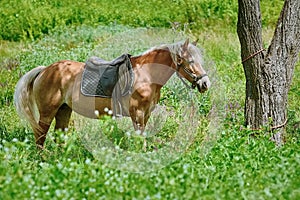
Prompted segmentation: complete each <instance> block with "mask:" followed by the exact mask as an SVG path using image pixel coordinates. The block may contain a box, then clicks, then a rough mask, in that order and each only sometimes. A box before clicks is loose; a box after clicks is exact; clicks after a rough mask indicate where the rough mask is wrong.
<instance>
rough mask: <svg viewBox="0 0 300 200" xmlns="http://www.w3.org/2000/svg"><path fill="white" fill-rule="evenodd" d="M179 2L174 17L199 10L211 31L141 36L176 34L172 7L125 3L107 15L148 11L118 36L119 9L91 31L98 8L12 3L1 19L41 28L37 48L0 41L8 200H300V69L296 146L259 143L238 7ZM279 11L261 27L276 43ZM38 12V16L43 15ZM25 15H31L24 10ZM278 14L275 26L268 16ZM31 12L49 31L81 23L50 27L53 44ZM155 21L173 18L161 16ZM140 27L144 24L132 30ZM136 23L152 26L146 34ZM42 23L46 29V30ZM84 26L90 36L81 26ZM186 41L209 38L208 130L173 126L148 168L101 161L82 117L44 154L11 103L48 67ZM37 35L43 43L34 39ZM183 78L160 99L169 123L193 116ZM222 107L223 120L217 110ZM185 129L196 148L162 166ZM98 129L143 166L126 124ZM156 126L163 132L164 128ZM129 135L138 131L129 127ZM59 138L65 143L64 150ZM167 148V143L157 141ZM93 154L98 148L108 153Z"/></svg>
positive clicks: (0, 132) (2, 166)
mask: <svg viewBox="0 0 300 200" xmlns="http://www.w3.org/2000/svg"><path fill="white" fill-rule="evenodd" d="M10 2H13V1H10ZM157 2H158V3H157V5H159V6H161V5H165V4H166V3H169V1H157ZM172 2H173V3H174V4H172V5H170V6H174V5H177V6H182V5H183V4H189V3H190V4H191V5H190V7H191V8H193V9H196V10H197V9H198V11H197V12H199V9H200V10H201V9H202V10H205V12H206V13H205V12H204V13H200V14H199V16H197V18H194V19H197V20H198V19H201V20H203V21H205V23H204V24H208V25H209V26H207V27H206V28H205V27H202V28H201V29H197V28H195V27H197V26H199V27H200V25H199V24H200V22H198V21H197V23H199V24H198V25H197V24H196V25H197V26H196V25H195V26H194V27H192V29H191V30H190V29H186V30H182V29H179V30H178V31H179V32H180V33H178V32H177V33H176V34H175V33H173V32H172V31H171V30H167V29H161V28H143V27H140V26H150V25H151V26H160V27H161V26H162V27H163V26H167V25H166V24H167V22H168V20H169V18H170V17H169V16H172V15H175V14H174V13H170V10H171V9H170V7H166V6H165V7H164V6H162V7H161V10H159V9H157V8H156V7H155V6H153V7H151V6H150V5H152V4H153V2H152V1H149V2H141V1H135V3H133V4H130V5H129V6H128V7H126V6H124V5H125V4H126V1H125V2H124V3H118V4H117V3H115V2H114V1H112V2H111V3H107V5H105V6H107V7H108V6H112V5H113V6H114V8H116V7H119V8H123V9H125V8H127V9H131V8H132V6H139V7H141V9H140V11H141V13H130V12H128V14H126V15H124V16H123V15H119V18H118V20H117V21H116V22H117V23H124V24H128V25H130V26H124V25H115V24H111V25H108V24H109V23H111V22H114V21H115V20H116V13H117V10H115V11H111V10H110V9H107V7H105V6H104V7H103V10H102V11H103V13H102V14H103V16H111V19H109V20H108V21H106V18H103V26H98V22H97V23H95V22H94V21H93V20H94V18H93V17H91V19H90V20H88V17H86V16H96V14H94V13H93V12H91V11H94V9H96V8H98V7H97V6H98V4H97V5H96V4H95V1H90V2H89V3H90V4H93V5H94V7H93V6H91V5H89V6H88V5H87V3H82V2H81V1H79V2H76V3H74V4H70V5H69V7H67V6H65V5H67V4H68V1H38V2H36V1H22V2H21V3H20V2H19V3H20V4H21V5H22V6H19V7H16V6H14V8H13V4H12V3H11V4H10V3H6V5H5V6H4V7H2V6H0V9H2V10H3V9H4V8H5V9H6V11H5V12H3V13H2V12H0V13H1V14H2V16H4V14H5V13H13V12H15V13H19V14H20V16H28V17H27V18H26V17H25V18H22V20H25V19H27V20H29V21H30V20H31V24H35V25H34V26H31V27H32V38H33V39H34V38H39V39H37V40H34V41H28V39H25V40H22V42H8V41H1V42H0V47H1V49H0V55H1V57H0V62H1V66H0V71H1V72H0V87H1V90H0V159H1V162H0V199H134V198H135V199H299V197H300V190H299V185H300V179H299V177H300V168H299V164H300V148H299V141H300V140H299V133H300V128H299V121H300V108H299V103H300V100H299V96H300V91H299V89H300V88H299V84H300V79H299V77H300V76H299V73H300V65H299V64H298V65H297V66H296V69H295V74H294V79H293V83H292V86H291V89H290V92H289V107H288V115H289V121H288V125H287V136H288V137H287V142H286V144H285V145H284V146H282V147H276V146H275V145H274V143H273V142H271V141H270V140H269V135H265V136H263V135H264V134H265V132H264V131H263V130H262V131H261V132H262V136H258V137H257V138H255V137H253V136H250V135H251V134H252V132H251V131H249V130H246V129H244V128H243V126H242V125H243V105H244V96H245V94H244V93H245V91H244V90H245V83H244V82H245V78H244V74H243V69H242V65H241V64H240V49H239V48H240V47H239V42H238V38H237V35H236V33H235V32H234V31H233V29H234V23H235V22H234V21H235V20H236V19H235V14H234V12H235V9H236V5H235V4H234V5H232V3H231V1H230V2H229V1H223V2H221V3H218V2H219V1H208V0H207V1H203V2H202V3H199V4H197V6H195V8H194V6H192V2H194V1H172ZM228 2H229V3H228ZM275 2H277V3H278V4H275V3H274V4H272V5H269V3H270V2H269V1H262V2H261V3H262V10H263V16H264V17H265V18H266V19H264V21H263V23H264V27H265V28H264V41H265V42H266V44H267V43H268V42H269V41H270V38H271V36H272V33H273V30H272V29H271V28H270V27H272V26H273V25H274V24H272V23H271V22H270V21H273V23H274V18H276V17H275V16H276V13H278V10H279V7H280V6H279V5H281V3H282V1H275ZM1 4H2V5H3V4H4V1H1ZM79 4H81V5H80V6H81V7H84V8H87V7H89V9H90V10H84V9H82V10H81V11H80V9H79V7H78V5H79ZM146 5H148V8H149V9H153V12H147V13H146V12H142V11H143V9H142V8H143V7H145V8H146V7H147V6H146ZM277 5H278V7H277ZM33 6H38V7H37V8H36V9H33ZM22 7H23V8H24V9H23V10H24V11H23V13H22V12H21V11H20V10H21V8H22ZM43 7H44V8H49V9H50V8H51V9H52V8H56V11H55V13H54V14H49V13H50V12H49V13H48V14H47V12H45V10H46V9H42V8H43ZM175 7H176V6H175ZM72 8H76V9H75V11H76V12H83V13H85V15H84V16H85V18H83V19H82V22H79V21H80V20H79V19H80V16H78V15H76V14H75V15H74V13H76V12H75V11H73V12H72V13H73V14H72V15H71V13H68V12H66V11H68V10H71V9H72ZM268 8H270V9H269V12H270V13H272V16H271V14H270V15H268V13H266V11H267V10H268ZM49 9H48V10H49ZM164 9H166V10H164ZM228 10H231V15H227V14H226V13H229V11H228ZM177 11H178V10H177ZM225 11H226V13H224V12H225ZM30 12H36V13H40V15H39V16H40V18H38V19H43V20H44V18H43V17H44V16H46V15H47V16H48V17H49V20H50V18H55V16H58V15H57V14H58V13H62V14H61V15H59V16H61V18H58V17H57V20H62V21H64V20H67V18H64V17H63V16H66V15H68V17H72V19H73V21H72V23H71V22H70V24H67V23H66V22H65V21H64V22H63V24H62V25H61V24H59V25H61V26H57V27H56V26H55V27H52V26H49V27H50V28H49V30H48V32H45V33H43V32H42V31H41V30H39V28H38V27H39V26H38V25H37V24H38V21H39V20H35V19H37V16H38V15H37V14H36V15H33V16H31V15H28V13H30ZM157 12H159V13H163V12H165V13H163V14H164V15H157ZM189 12H190V13H189V14H187V13H185V11H178V12H177V14H178V16H177V15H176V17H178V19H179V20H178V21H180V22H186V20H187V18H185V17H186V16H193V15H192V14H193V13H195V11H193V10H191V11H189ZM182 13H185V14H182ZM264 13H265V14H264ZM152 14H153V15H152ZM146 15H147V16H146ZM155 15H156V16H159V17H158V18H159V19H156V18H155V17H154V16H155ZM273 15H274V16H273ZM7 16H9V15H7ZM7 16H6V17H7ZM134 16H136V17H134ZM145 16H146V17H145ZM164 16H165V17H164ZM203 16H204V17H203ZM268 16H269V18H268ZM198 17H199V18H198ZM135 18H136V19H137V22H134V21H133V20H134V19H135ZM225 18H226V19H225ZM271 18H272V20H271ZM0 19H1V20H2V19H4V18H0ZM138 19H144V20H145V22H143V23H144V24H143V23H142V22H141V21H138ZM176 19H177V18H176ZM204 19H205V20H204ZM224 19H225V21H226V20H229V21H230V22H232V23H233V25H230V26H231V27H226V26H225V25H224V24H222V23H221V22H222V20H224ZM1 20H0V22H1V23H2V21H1ZM11 20H12V21H7V24H8V25H7V26H11V27H13V24H14V25H15V26H16V27H17V26H18V24H16V23H24V26H25V25H26V21H22V20H21V21H19V22H16V21H14V18H13V15H11ZM76 20H78V21H76ZM85 20H88V22H87V21H85ZM110 20H111V21H110ZM126 20H127V22H128V23H127V22H126ZM35 21H36V22H35ZM41 21H42V20H41ZM50 21H51V20H50ZM203 21H201V22H203ZM104 22H105V23H107V24H105V23H104ZM150 22H153V24H151V23H150ZM213 22H215V23H213ZM10 23H11V25H9V24H10ZM44 23H48V21H47V20H44ZM81 23H83V24H84V25H79V24H81ZM99 23H100V22H99ZM101 23H102V22H101ZM164 23H165V24H164ZM155 24H156V25H155ZM69 25H71V26H69ZM26 26H27V25H26ZM41 26H42V27H47V26H48V25H47V24H46V25H45V24H44V25H41ZM132 26H134V27H135V28H134V27H132ZM20 30H22V29H20ZM24 30H25V29H24ZM33 30H38V31H37V32H35V31H33ZM8 31H9V29H7V34H8V35H9V36H10V37H11V38H10V39H11V40H14V39H12V38H13V37H16V38H18V37H19V39H21V38H27V37H28V36H29V37H31V36H30V34H29V35H27V32H26V31H25V32H24V33H22V34H20V35H19V36H18V34H19V33H18V32H15V33H12V32H10V33H9V32H8ZM184 31H185V32H184ZM187 32H191V33H190V34H192V35H193V36H190V37H191V38H193V39H194V38H199V39H200V40H199V45H200V46H201V48H202V49H203V51H204V58H205V67H204V68H205V69H207V71H208V72H209V75H210V78H211V80H212V82H213V87H212V88H211V90H210V92H209V93H206V94H204V95H199V94H194V95H193V97H194V98H193V102H194V103H195V105H196V106H197V108H198V110H197V111H196V112H197V114H196V116H197V119H199V120H196V121H193V123H192V125H191V124H190V123H189V122H188V123H187V119H186V118H184V117H181V118H180V116H179V117H177V118H176V117H175V118H174V119H173V118H170V119H168V120H166V123H165V124H163V125H162V126H161V131H160V132H159V133H158V134H157V135H156V138H155V137H152V138H149V139H148V142H149V148H148V151H149V152H153V154H154V155H155V156H153V157H151V156H149V155H147V156H149V157H147V158H152V159H154V161H157V162H159V163H155V162H153V163H151V162H149V160H145V161H143V162H140V163H139V165H137V164H136V163H134V162H130V161H129V160H127V161H124V162H123V164H125V166H124V165H123V166H121V165H120V163H117V161H116V160H120V161H123V160H122V159H124V155H125V154H124V153H123V152H121V153H120V151H114V152H117V154H114V155H113V154H111V152H109V151H106V150H104V149H103V152H101V151H98V152H93V151H91V150H90V149H89V147H91V146H87V143H86V141H85V140H84V138H83V137H84V136H85V135H88V134H84V133H82V132H80V130H78V129H76V124H75V125H74V123H75V122H76V118H75V117H74V118H73V120H72V121H71V124H72V125H73V126H71V127H70V129H69V130H68V132H66V133H62V132H56V133H54V132H53V129H52V130H51V131H50V132H49V134H48V137H47V140H46V148H45V150H44V151H42V152H38V151H37V150H36V147H35V145H34V137H33V133H32V130H31V129H30V128H29V127H28V126H26V125H24V124H23V123H21V121H20V118H19V117H18V116H17V114H16V112H15V109H14V106H13V102H12V100H13V92H14V87H15V84H16V82H17V81H18V79H19V78H20V76H21V75H22V74H24V73H25V72H27V71H28V70H30V69H32V68H34V67H35V66H38V65H49V64H51V63H53V62H55V61H58V60H61V59H72V60H78V61H85V60H86V59H87V58H88V57H89V56H91V55H97V56H100V57H103V58H105V59H112V58H114V57H117V56H118V55H120V54H122V53H124V52H129V53H132V54H133V55H138V54H139V53H141V52H143V51H145V50H147V49H148V48H150V47H152V46H154V45H158V44H161V43H166V42H172V41H173V40H182V39H183V38H185V37H186V36H187ZM33 33H35V34H37V35H36V36H34V35H35V34H33ZM40 33H43V34H40ZM24 34H25V35H24ZM44 34H46V35H44ZM16 40H18V39H16ZM174 78H175V81H176V80H177V82H175V83H176V84H170V85H168V86H167V87H165V88H164V89H163V91H162V95H163V96H162V99H161V102H160V104H161V106H163V105H168V106H171V107H172V108H171V109H170V110H167V111H161V113H163V114H164V113H165V112H167V113H168V112H174V111H179V109H180V106H183V108H185V109H186V108H187V107H185V106H187V105H188V104H186V103H187V102H189V101H190V100H189V99H188V98H186V97H188V96H189V92H188V91H187V89H185V88H184V87H183V85H182V84H181V83H180V81H179V80H178V79H176V77H174ZM212 108H214V109H213V110H212V111H211V109H212ZM180 113H183V112H180ZM178 120H183V122H185V123H182V124H183V127H184V129H183V130H186V129H188V128H189V130H194V132H192V133H193V134H192V136H193V139H192V140H191V141H192V142H191V143H190V144H189V145H188V148H186V149H184V151H181V152H175V154H176V156H177V157H176V159H174V158H173V157H172V156H173V153H174V152H172V151H169V152H167V153H168V154H166V155H164V154H159V151H156V150H155V149H158V150H159V149H163V147H164V146H166V145H165V144H167V143H168V142H170V141H174V140H173V139H174V135H175V134H174V131H176V130H178V124H179V123H178ZM181 122H182V121H181ZM94 123H96V124H101V125H102V126H101V127H102V130H103V131H104V132H106V136H107V140H103V141H104V142H107V141H108V145H111V147H113V148H116V146H117V147H118V148H121V149H124V150H126V151H130V152H134V153H139V155H142V156H140V157H139V156H136V157H135V158H136V159H137V161H140V160H138V159H142V157H143V150H142V144H143V139H142V138H139V137H128V135H126V134H127V133H126V130H125V131H124V130H119V129H118V128H117V127H116V123H119V122H116V121H114V120H110V119H105V120H102V121H99V122H94ZM152 123H153V126H155V125H156V123H157V122H155V121H153V122H152ZM124 124H125V125H126V126H127V125H128V124H129V126H130V121H128V122H124ZM190 125H191V126H190ZM121 127H122V126H121ZM121 129H122V128H121ZM83 130H84V129H83ZM187 132H188V131H187ZM89 136H90V137H92V136H93V137H95V138H96V140H95V143H94V145H101V143H100V144H99V142H101V140H97V139H99V136H98V135H89ZM55 138H56V139H57V141H58V143H55V142H54V139H55ZM157 139H160V140H159V142H157V141H158V140H157ZM97 142H98V143H97ZM175 144H178V145H180V144H179V143H175ZM90 145H91V144H90ZM93 147H94V149H95V148H97V147H98V146H93ZM96 150H98V149H96ZM97 153H98V154H97ZM101 153H102V154H101ZM104 153H107V154H108V155H110V156H108V160H107V159H104V158H102V157H99V156H103V154H104ZM155 153H157V154H155ZM156 155H157V156H156ZM117 156H119V157H117ZM122 156H123V157H122ZM145 157H146V155H145ZM164 158H165V160H164ZM109 161H113V162H114V163H110V162H109ZM143 167H145V168H144V169H148V170H147V172H145V171H143V170H141V169H143ZM149 169H153V170H152V171H149ZM133 172H139V173H133Z"/></svg>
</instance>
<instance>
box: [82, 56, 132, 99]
mask: <svg viewBox="0 0 300 200" xmlns="http://www.w3.org/2000/svg"><path fill="white" fill-rule="evenodd" d="M133 82H134V74H133V70H132V65H131V62H130V55H129V54H123V55H121V56H120V57H118V58H116V59H114V60H112V61H106V60H103V59H101V58H98V57H95V56H93V57H91V58H89V59H88V60H87V61H86V63H85V68H84V71H83V74H82V80H81V93H82V94H83V95H85V96H92V97H103V98H112V96H113V93H115V94H114V96H116V97H120V96H126V95H128V94H129V93H130V92H131V89H132V86H133Z"/></svg>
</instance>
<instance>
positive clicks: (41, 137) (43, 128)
mask: <svg viewBox="0 0 300 200" xmlns="http://www.w3.org/2000/svg"><path fill="white" fill-rule="evenodd" d="M52 119H53V118H52ZM51 121H52V120H51ZM51 121H50V123H46V122H44V121H43V120H41V119H40V120H39V123H38V126H33V127H32V128H33V132H34V137H35V143H36V145H37V147H38V148H41V149H42V148H43V146H44V142H45V140H46V135H47V132H48V130H49V127H50V124H51Z"/></svg>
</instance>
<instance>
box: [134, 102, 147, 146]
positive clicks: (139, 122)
mask: <svg viewBox="0 0 300 200" xmlns="http://www.w3.org/2000/svg"><path fill="white" fill-rule="evenodd" d="M131 119H132V122H133V126H134V129H135V131H136V132H137V133H138V134H140V135H142V136H144V144H143V150H144V151H146V148H147V140H146V136H145V132H144V131H145V127H146V124H147V121H148V119H149V109H143V108H142V109H141V108H138V109H134V110H132V112H131Z"/></svg>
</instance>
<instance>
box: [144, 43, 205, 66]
mask: <svg viewBox="0 0 300 200" xmlns="http://www.w3.org/2000/svg"><path fill="white" fill-rule="evenodd" d="M184 42H185V41H180V42H176V43H172V44H162V45H159V46H155V47H152V48H150V49H148V50H147V51H145V52H143V53H142V54H141V56H143V55H146V54H148V53H151V52H152V51H155V50H162V49H163V50H169V51H170V53H171V57H172V59H173V61H174V62H176V60H177V55H180V54H181V51H182V45H183V44H184ZM188 51H189V53H190V54H191V55H192V56H193V57H194V59H197V60H198V61H199V62H200V63H201V64H203V57H202V52H201V51H200V49H199V48H197V47H196V46H195V45H193V44H192V43H189V46H188Z"/></svg>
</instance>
